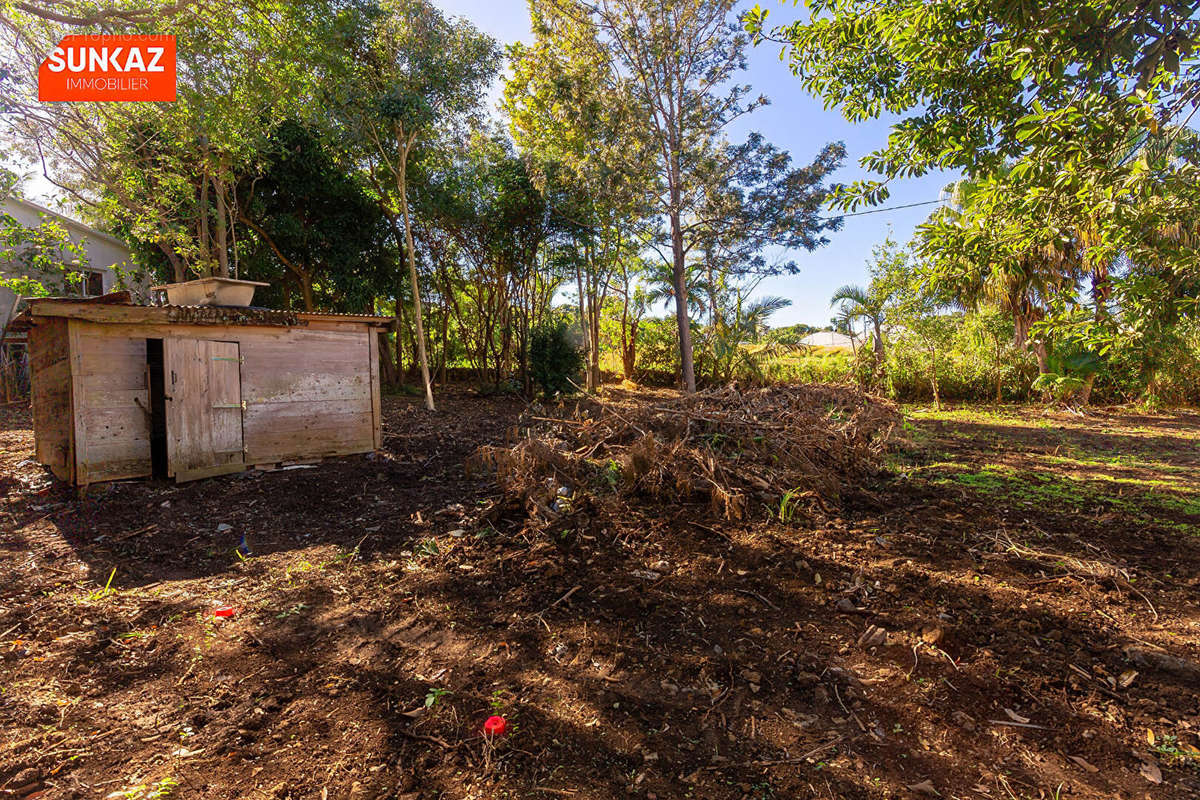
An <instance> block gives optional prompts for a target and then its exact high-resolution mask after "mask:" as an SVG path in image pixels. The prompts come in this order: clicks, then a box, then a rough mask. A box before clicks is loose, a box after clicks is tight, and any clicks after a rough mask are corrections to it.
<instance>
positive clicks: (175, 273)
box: [158, 240, 187, 283]
mask: <svg viewBox="0 0 1200 800" xmlns="http://www.w3.org/2000/svg"><path fill="white" fill-rule="evenodd" d="M158 249H159V250H162V253H163V255H164V256H166V257H167V263H168V264H170V265H171V277H173V278H174V279H175V282H176V283H181V282H182V281H183V280H184V279H186V278H187V267H185V266H184V264H183V262H182V261H180V260H179V256H178V255H177V254H176V253H175V251H174V250H172V249H171V246H170V245H169V244H167V243H166V242H164V241H162V240H160V241H159V242H158Z"/></svg>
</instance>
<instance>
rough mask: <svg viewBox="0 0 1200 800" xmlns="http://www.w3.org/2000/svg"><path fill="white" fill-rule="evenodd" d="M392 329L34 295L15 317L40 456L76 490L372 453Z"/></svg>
mask: <svg viewBox="0 0 1200 800" xmlns="http://www.w3.org/2000/svg"><path fill="white" fill-rule="evenodd" d="M123 300H125V302H122V301H123ZM391 322H392V321H391V319H390V318H388V317H373V316H355V315H342V314H319V313H318V314H314V313H293V312H287V311H273V310H269V309H260V308H230V307H219V306H138V305H133V304H130V303H128V302H127V300H126V298H121V297H114V296H108V297H104V298H97V299H96V300H93V301H79V300H78V299H74V300H71V299H40V300H32V301H30V304H29V308H28V310H27V311H26V312H25V315H24V318H23V319H22V323H23V324H24V325H25V326H27V327H28V329H29V362H30V373H31V375H30V383H31V400H32V404H33V427H34V434H35V439H36V448H37V460H38V461H39V462H41V463H42V464H45V465H47V466H48V467H50V469H51V470H53V472H54V474H55V475H57V476H58V477H59V478H62V479H63V480H66V481H70V482H72V483H74V484H77V485H80V486H85V485H87V484H90V483H96V482H100V481H111V480H118V479H122V478H137V477H143V476H155V477H169V478H174V479H175V480H177V481H186V480H192V479H195V478H204V477H209V476H212V475H221V474H225V473H229V472H237V471H240V470H243V469H245V468H247V467H253V466H256V465H257V466H261V465H277V464H280V463H281V462H297V461H310V460H315V459H319V458H321V457H325V456H340V455H348V454H351V453H364V452H371V451H373V450H375V449H377V448H379V447H380V445H381V428H380V397H379V391H380V390H379V357H378V352H379V351H378V347H379V336H378V333H379V331H380V330H381V329H382V328H386V327H388V326H389V325H390V324H391Z"/></svg>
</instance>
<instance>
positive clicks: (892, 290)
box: [873, 239, 960, 409]
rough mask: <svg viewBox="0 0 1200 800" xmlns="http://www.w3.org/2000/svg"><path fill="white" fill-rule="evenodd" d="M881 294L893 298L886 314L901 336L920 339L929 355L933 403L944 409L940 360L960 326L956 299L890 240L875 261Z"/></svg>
mask: <svg viewBox="0 0 1200 800" xmlns="http://www.w3.org/2000/svg"><path fill="white" fill-rule="evenodd" d="M875 268H876V270H877V271H876V275H875V279H874V281H873V283H874V282H878V291H879V292H880V293H881V294H882V295H885V296H887V297H888V298H889V300H888V302H887V304H886V306H885V313H886V314H887V316H888V318H889V319H891V320H892V322H894V323H895V324H896V325H897V326H898V327H899V328H900V330H901V336H910V337H912V338H914V339H916V340H917V341H918V342H919V343H920V345H921V347H922V348H923V349H924V350H925V352H926V353H927V354H928V355H929V388H930V390H931V391H932V392H933V403H934V406H935V407H936V408H938V409H941V407H942V399H941V392H940V384H939V381H938V360H939V357H940V356H941V355H942V353H943V352H944V351H945V349H946V347H947V346H948V345H949V344H950V340H951V339H952V337H953V335H954V330H955V328H956V327H958V325H959V324H960V320H959V319H958V316H957V315H955V314H953V313H950V311H951V307H952V305H953V301H952V298H950V297H949V296H948V295H947V294H945V293H944V292H939V291H938V290H937V289H936V288H934V287H932V286H931V285H930V284H929V283H928V281H926V280H925V270H924V269H923V268H922V265H921V264H920V263H919V262H917V261H916V260H915V259H913V258H912V256H911V254H910V253H909V252H908V251H907V250H905V249H902V248H900V247H899V246H897V245H896V243H895V242H892V241H891V240H890V239H889V240H888V241H887V242H885V244H884V245H883V246H881V247H880V248H879V252H878V255H877V256H876V260H875Z"/></svg>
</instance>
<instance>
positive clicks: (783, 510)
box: [779, 486, 804, 522]
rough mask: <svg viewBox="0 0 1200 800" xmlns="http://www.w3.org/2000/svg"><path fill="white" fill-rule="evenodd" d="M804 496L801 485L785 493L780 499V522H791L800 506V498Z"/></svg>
mask: <svg viewBox="0 0 1200 800" xmlns="http://www.w3.org/2000/svg"><path fill="white" fill-rule="evenodd" d="M803 496H804V495H803V493H802V492H801V491H800V487H799V486H797V487H796V488H795V489H788V490H787V491H786V492H784V493H783V497H782V498H781V499H780V501H779V521H780V522H791V521H792V519H794V518H795V516H796V511H797V509H798V508H799V507H800V498H801V497H803Z"/></svg>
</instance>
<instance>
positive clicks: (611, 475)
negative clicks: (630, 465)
mask: <svg viewBox="0 0 1200 800" xmlns="http://www.w3.org/2000/svg"><path fill="white" fill-rule="evenodd" d="M600 477H601V479H603V481H604V483H605V484H606V485H607V486H608V488H609V489H610V490H612V491H616V488H617V486H618V484H620V482H621V465H620V464H618V463H617V462H616V461H615V460H614V459H611V458H610V459H609V460H608V462H607V463H606V464H605V465H604V470H603V471H602V472H601V473H600Z"/></svg>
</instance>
